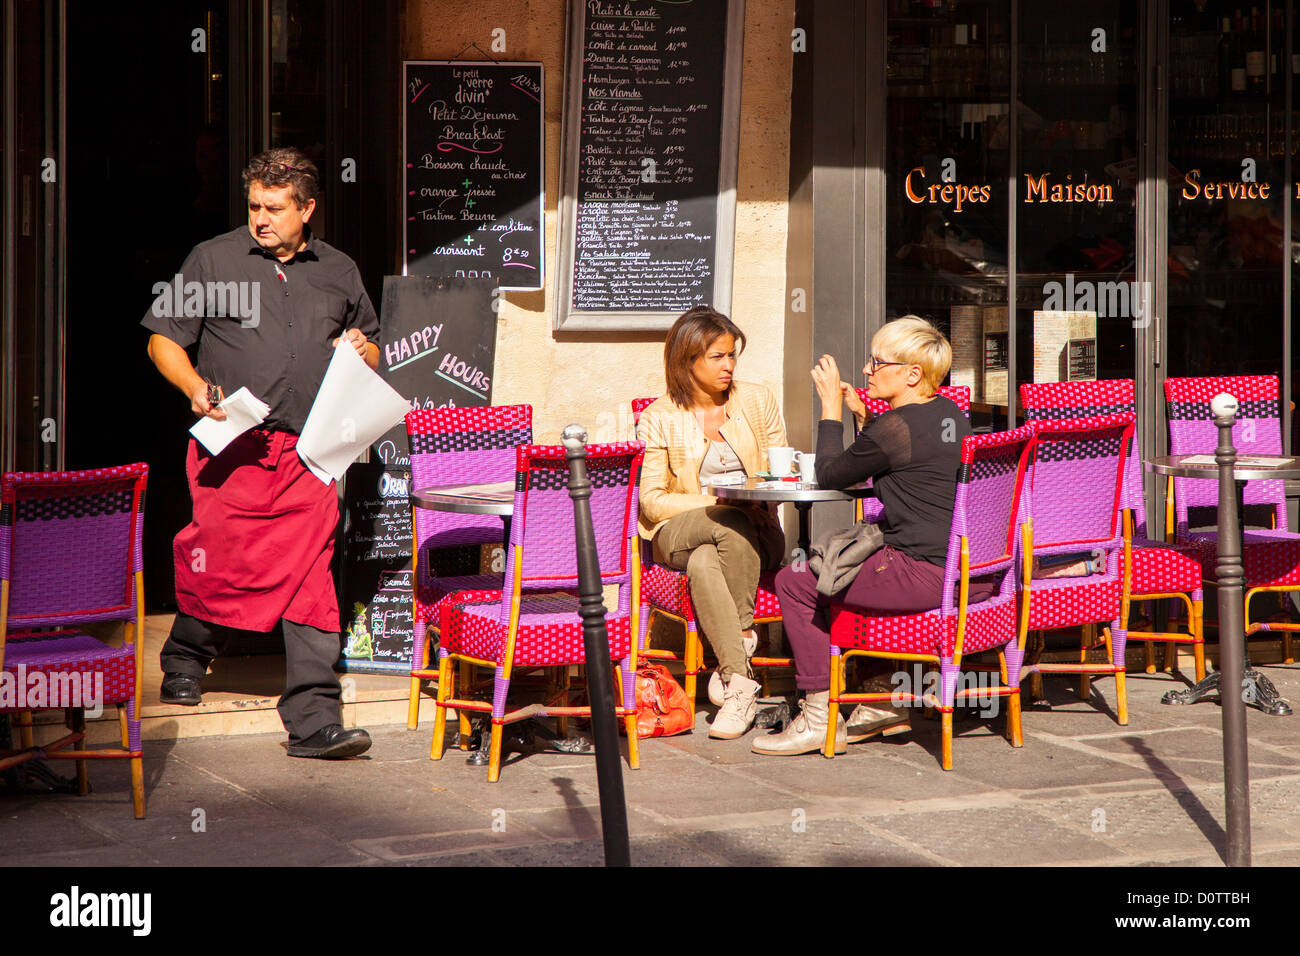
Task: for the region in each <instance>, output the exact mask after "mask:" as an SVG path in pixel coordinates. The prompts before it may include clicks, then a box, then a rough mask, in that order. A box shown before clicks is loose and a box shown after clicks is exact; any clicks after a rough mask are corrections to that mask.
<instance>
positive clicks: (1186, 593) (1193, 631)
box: [1020, 378, 1205, 697]
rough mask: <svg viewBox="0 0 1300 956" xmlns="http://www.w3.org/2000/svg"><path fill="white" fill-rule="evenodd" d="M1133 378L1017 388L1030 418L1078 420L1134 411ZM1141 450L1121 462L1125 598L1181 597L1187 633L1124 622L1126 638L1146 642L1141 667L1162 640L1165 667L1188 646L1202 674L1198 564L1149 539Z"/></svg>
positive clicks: (1183, 550) (1186, 552)
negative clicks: (1127, 545)
mask: <svg viewBox="0 0 1300 956" xmlns="http://www.w3.org/2000/svg"><path fill="white" fill-rule="evenodd" d="M1134 394H1135V393H1134V387H1133V380H1132V379H1131V378H1123V379H1108V380H1103V381H1099V382H1047V383H1041V384H1037V385H1031V384H1025V385H1021V386H1020V404H1021V406H1022V407H1023V408H1024V410H1025V416H1026V417H1027V418H1028V419H1030V420H1035V421H1036V420H1042V419H1062V418H1082V417H1087V416H1091V415H1110V414H1113V413H1115V412H1136V410H1137V408H1136V404H1135V399H1134ZM1141 460H1142V453H1141V450H1140V448H1139V447H1138V442H1137V441H1136V439H1135V440H1134V442H1133V446H1132V451H1131V453H1130V454H1129V457H1128V461H1127V462H1126V463H1125V471H1124V483H1125V487H1124V500H1125V502H1126V504H1125V507H1126V508H1128V509H1129V510H1130V511H1131V512H1132V514H1133V529H1132V540H1133V546H1132V558H1133V565H1132V569H1131V575H1132V579H1131V581H1130V589H1129V596H1130V598H1131V600H1132V601H1147V600H1156V599H1161V598H1171V599H1174V600H1180V601H1182V602H1183V604H1184V605H1185V606H1186V608H1187V631H1186V632H1181V631H1173V632H1165V631H1133V630H1128V622H1127V621H1125V622H1123V626H1124V629H1125V630H1126V631H1127V633H1128V638H1129V640H1131V641H1133V640H1136V641H1143V642H1145V646H1146V654H1147V661H1146V671H1147V673H1148V674H1154V673H1155V670H1156V665H1155V660H1154V657H1153V655H1152V653H1151V644H1152V642H1155V641H1164V642H1166V643H1167V645H1168V646H1167V648H1166V652H1165V662H1166V663H1165V666H1166V669H1172V662H1173V661H1174V655H1173V654H1172V653H1171V650H1172V646H1173V645H1174V644H1191V645H1192V652H1193V654H1194V655H1195V660H1196V679H1197V680H1198V681H1199V680H1201V679H1202V678H1204V677H1205V638H1204V614H1203V611H1202V608H1203V603H1204V602H1203V599H1204V593H1203V584H1202V577H1201V564H1200V561H1199V560H1198V559H1197V557H1196V554H1195V553H1194V550H1193V549H1192V548H1191V547H1189V546H1186V545H1177V544H1171V543H1166V542H1163V541H1153V540H1151V539H1150V538H1149V537H1148V536H1147V527H1146V504H1145V500H1144V497H1143V494H1142V471H1141V468H1142V465H1141ZM1087 679H1088V678H1087V677H1086V676H1085V677H1084V678H1083V681H1084V682H1085V683H1084V686H1083V688H1082V691H1083V693H1084V696H1085V697H1086V696H1087V684H1086V681H1087Z"/></svg>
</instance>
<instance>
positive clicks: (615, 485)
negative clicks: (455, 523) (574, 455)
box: [430, 442, 644, 782]
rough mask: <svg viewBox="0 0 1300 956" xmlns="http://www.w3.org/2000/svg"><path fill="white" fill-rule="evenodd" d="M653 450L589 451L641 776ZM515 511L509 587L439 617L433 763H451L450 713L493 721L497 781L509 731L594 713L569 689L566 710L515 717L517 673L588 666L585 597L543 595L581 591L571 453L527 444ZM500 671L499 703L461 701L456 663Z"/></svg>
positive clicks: (454, 598)
mask: <svg viewBox="0 0 1300 956" xmlns="http://www.w3.org/2000/svg"><path fill="white" fill-rule="evenodd" d="M643 450H644V446H643V445H642V444H641V443H640V442H619V443H616V444H610V445H588V446H587V472H588V475H589V476H590V478H591V485H592V490H591V517H592V524H593V526H594V529H595V535H596V551H597V555H598V557H599V563H600V575H601V581H602V583H603V584H605V585H607V586H608V585H618V588H619V591H618V594H619V598H618V607H617V608H615V609H614V610H613V611H612V612H610V613H609V614H607V615H606V619H605V620H606V626H607V628H608V630H609V653H610V659H611V660H614V661H617V662H618V667H619V675H620V683H621V685H622V692H623V706H622V707H620V708H619V709H618V714H619V716H620V717H622V718H623V719H624V723H625V726H626V729H627V735H628V764H629V765H630V766H631V767H633V768H636V767H637V766H638V757H637V735H636V699H635V692H634V688H635V680H636V658H637V654H636V646H635V643H634V635H635V634H636V632H637V617H638V613H639V607H638V605H639V603H640V602H639V599H638V594H637V590H638V587H639V585H640V567H639V556H640V549H639V548H638V547H637V482H638V481H639V480H640V476H641V460H642V457H643ZM517 461H518V464H517V477H516V480H515V512H514V521H513V522H512V524H511V528H510V548H509V553H508V557H507V559H506V573H505V580H506V582H508V585H509V586H508V587H506V588H504V589H496V590H471V591H460V592H457V593H456V594H453V595H451V596H449V597H448V598H447V599H446V600H444V601H443V603H442V605H441V607H440V609H439V618H440V630H441V642H440V646H439V648H438V660H439V665H440V666H439V672H438V716H437V719H436V722H435V724H434V730H433V746H432V749H431V751H430V757H432V758H433V759H434V760H438V759H440V758H441V757H442V750H443V737H444V733H445V730H446V721H447V718H446V714H447V709H448V708H451V709H454V710H457V711H478V712H481V713H482V712H489V713H491V715H492V740H491V749H490V752H489V763H488V781H489V782H496V780H497V779H498V778H499V776H500V772H501V741H502V735H503V728H504V726H505V725H506V724H508V723H513V722H514V721H517V720H525V719H527V718H529V717H533V716H546V715H555V716H561V717H563V716H568V715H590V714H591V708H590V707H570V706H568V705H567V683H566V684H565V689H564V690H563V691H562V692H561V695H560V698H561V699H560V700H559V702H558V705H557V703H556V701H554V700H547V701H546V702H545V703H543V704H540V705H532V706H529V707H524V708H522V709H519V710H515V711H507V709H506V695H507V693H508V692H509V689H510V681H511V677H512V675H513V672H514V669H515V668H516V667H529V668H534V667H559V668H564V669H565V670H566V672H567V668H569V667H570V666H572V665H575V664H582V663H584V662H585V654H584V649H583V633H582V631H583V628H582V618H581V617H580V616H579V614H578V596H577V595H576V594H575V593H572V592H571V591H568V592H567V593H566V592H554V593H540V591H541V590H542V589H546V588H551V589H561V588H563V589H576V588H577V586H578V576H577V574H578V572H577V549H576V546H575V538H574V524H573V502H572V501H571V500H570V498H569V491H568V486H567V479H568V465H567V462H566V459H565V450H564V447H563V446H542V445H527V446H524V447H521V448H520V449H519V450H518V459H517ZM453 660H459V661H468V662H470V663H472V664H479V665H483V666H491V667H494V668H495V669H496V676H495V680H494V687H493V695H492V702H491V703H490V704H488V703H484V702H480V701H474V700H469V699H467V698H458V697H457V696H456V694H455V679H454V677H453V675H452V666H451V665H452V661H453Z"/></svg>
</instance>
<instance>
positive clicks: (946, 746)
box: [940, 710, 952, 770]
mask: <svg viewBox="0 0 1300 956" xmlns="http://www.w3.org/2000/svg"><path fill="white" fill-rule="evenodd" d="M940 716H941V718H942V724H941V730H940V733H941V735H942V742H941V744H940V747H941V748H942V750H941V757H940V765H941V766H942V767H943V769H944V770H951V769H952V711H951V710H945V711H943V712H942V714H941V715H940Z"/></svg>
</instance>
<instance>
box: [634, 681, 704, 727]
mask: <svg viewBox="0 0 1300 956" xmlns="http://www.w3.org/2000/svg"><path fill="white" fill-rule="evenodd" d="M694 726H695V715H694V714H693V713H691V706H690V703H689V702H688V701H687V700H686V691H684V690H682V685H681V684H679V683H677V681H676V680H674V679H673V675H672V674H670V673H669V672H668V668H666V667H664V665H662V664H642V665H641V666H640V667H638V668H637V669H636V735H637V737H671V736H673V735H674V734H683V733H686V732H687V731H689V730H691V729H692V728H693V727H694Z"/></svg>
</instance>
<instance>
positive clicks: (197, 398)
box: [190, 382, 226, 422]
mask: <svg viewBox="0 0 1300 956" xmlns="http://www.w3.org/2000/svg"><path fill="white" fill-rule="evenodd" d="M217 393H218V395H220V398H219V399H218V402H221V401H224V400H225V397H226V394H225V392H222V391H221V389H220V388H218V389H217ZM190 410H191V411H192V412H194V414H195V415H206V416H207V417H208V418H211V419H213V420H214V421H218V422H224V421H225V420H226V413H225V412H224V411H223V410H222V409H220V408H218V407H217V406H216V405H213V404H212V403H211V402H209V401H208V383H207V382H204V383H202V384H201V385H199V386H197V387H196V388H195V389H194V391H192V392H190Z"/></svg>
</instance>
